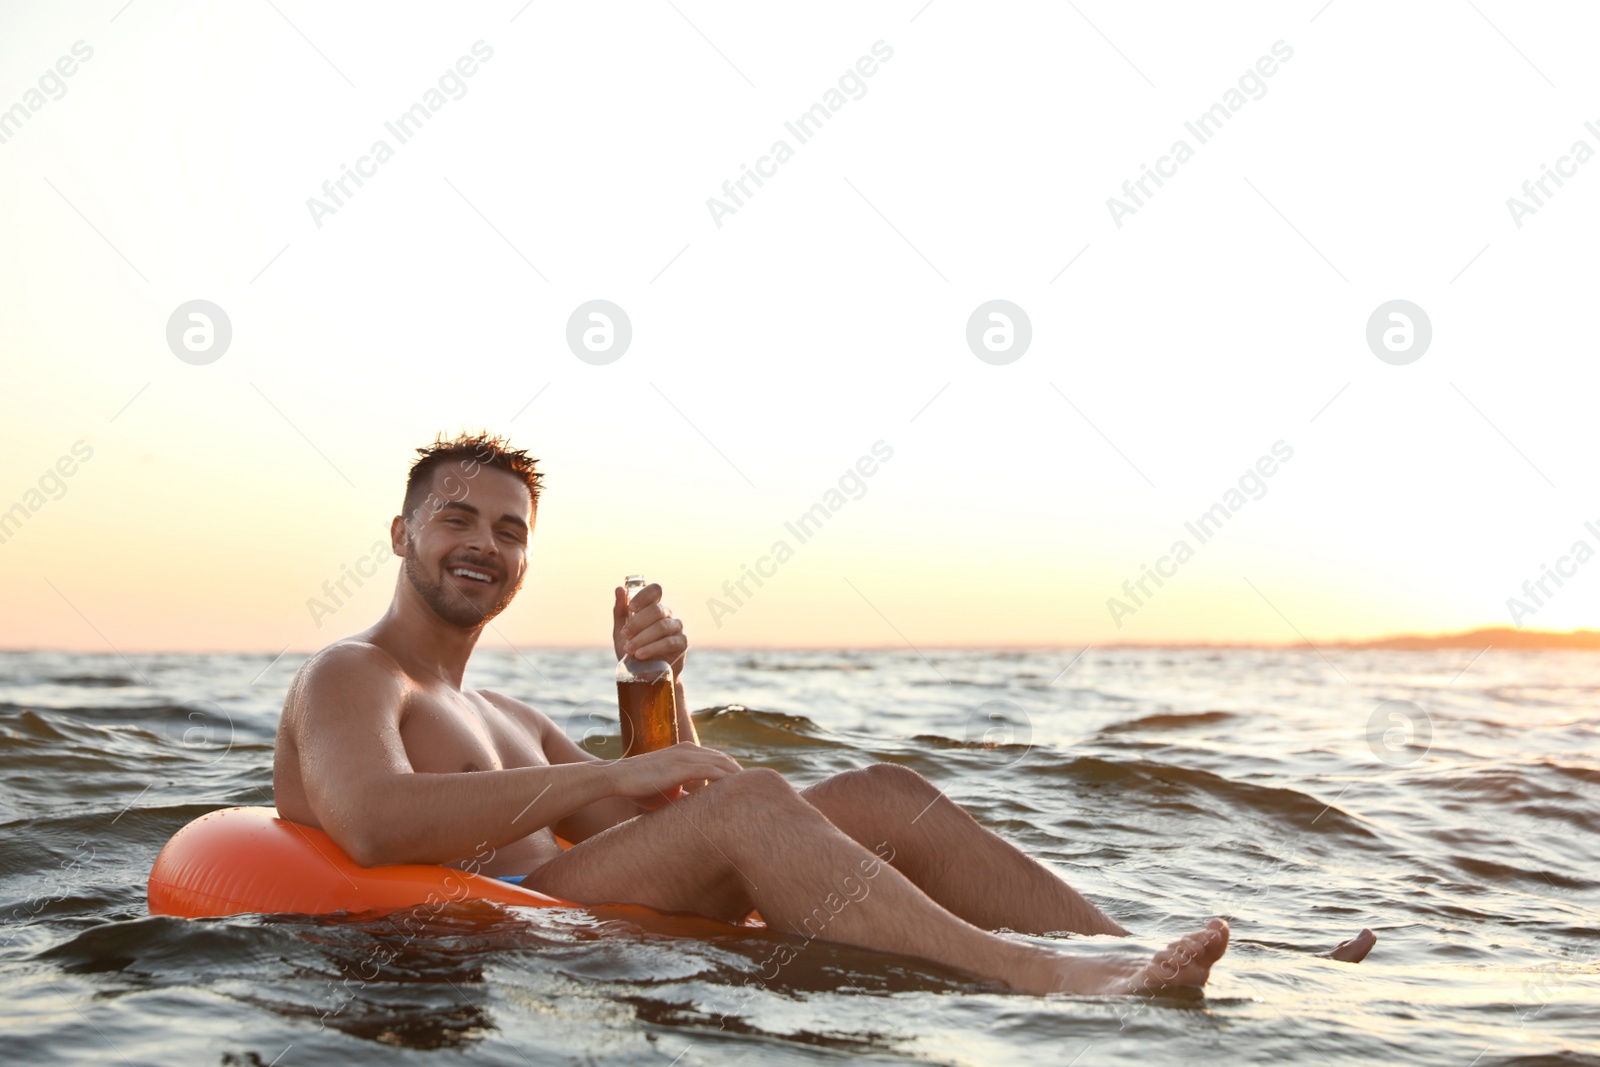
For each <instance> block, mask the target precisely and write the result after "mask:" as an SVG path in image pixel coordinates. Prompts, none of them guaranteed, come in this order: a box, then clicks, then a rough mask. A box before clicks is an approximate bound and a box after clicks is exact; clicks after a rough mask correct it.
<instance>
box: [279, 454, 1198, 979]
mask: <svg viewBox="0 0 1600 1067" xmlns="http://www.w3.org/2000/svg"><path fill="white" fill-rule="evenodd" d="M417 451H418V453H419V454H420V459H419V460H418V461H417V462H416V463H415V464H414V465H413V466H412V468H411V472H410V476H409V478H408V481H407V485H406V495H405V504H404V508H403V514H401V515H399V516H396V517H395V518H394V520H393V521H392V522H391V524H390V530H389V533H390V538H391V541H392V543H393V547H394V552H395V554H396V555H397V556H399V557H401V559H402V567H401V570H400V574H399V577H398V579H397V580H396V583H395V592H394V599H393V601H392V602H391V604H390V605H389V610H388V611H387V613H385V615H384V616H383V618H381V619H380V620H378V622H377V623H376V624H374V625H373V626H371V627H369V628H368V629H366V630H364V631H362V632H361V633H359V634H356V635H355V636H354V637H349V638H346V639H344V640H342V641H338V642H336V643H334V644H333V645H330V646H329V647H327V648H325V649H323V650H322V651H321V652H319V653H317V654H316V655H315V656H313V657H311V658H310V659H309V660H307V661H306V663H305V665H304V666H303V667H301V669H300V671H299V673H298V674H296V676H295V679H294V682H293V683H292V684H291V686H290V688H289V695H288V699H287V700H286V702H285V704H284V710H283V718H282V721H281V723H280V725H279V729H278V741H277V751H276V756H275V761H274V766H273V786H274V789H275V791H276V799H277V806H278V811H279V813H280V814H281V815H282V816H283V817H284V818H286V819H290V820H293V821H295V822H299V823H303V824H305V825H308V826H316V827H320V828H322V829H323V830H325V831H327V833H328V834H329V835H330V836H331V837H332V838H333V840H334V841H335V842H337V843H338V844H339V846H340V847H341V848H343V849H344V850H345V852H347V853H348V854H349V855H350V856H351V858H353V859H354V860H355V861H356V862H357V863H360V864H363V865H365V866H377V865H380V864H389V863H446V864H448V863H460V862H461V861H463V860H466V859H468V858H469V857H472V856H474V855H482V854H483V850H484V849H486V848H488V849H493V853H492V857H491V859H490V860H489V865H488V867H487V868H486V869H485V870H484V872H483V873H486V874H494V875H515V874H523V875H525V878H524V879H523V881H522V884H523V885H524V886H526V887H527V888H529V889H533V890H537V891H538V892H541V893H546V894H549V895H550V896H553V897H558V898H560V899H562V900H568V901H571V902H573V903H576V904H594V905H598V904H608V903H618V904H638V905H644V906H646V907H650V908H654V909H657V910H660V911H664V912H694V913H698V914H700V915H705V916H709V917H711V918H714V919H721V920H725V921H728V922H737V921H739V920H740V919H742V918H743V917H744V916H746V915H748V914H749V913H750V912H751V911H752V910H759V911H760V913H761V915H762V917H763V919H765V920H766V922H767V924H768V925H769V926H770V927H771V928H772V929H774V930H777V931H790V930H793V931H796V932H798V931H799V930H800V928H801V926H802V924H804V923H806V922H807V921H808V920H811V919H812V918H813V916H814V915H815V914H817V913H818V909H819V907H820V906H821V905H822V903H823V902H824V901H828V902H830V904H829V907H828V909H827V911H825V912H822V914H824V915H828V916H829V919H828V921H827V923H826V937H827V938H828V939H829V940H833V941H840V942H845V943H848V944H854V945H860V946H863V947H866V948H871V949H877V950H881V951H886V952H894V953H899V954H903V955H909V956H918V957H922V958H925V959H928V960H932V961H934V962H937V963H940V964H944V965H946V966H949V967H954V968H957V969H960V970H964V971H967V972H969V973H971V974H973V975H977V976H980V977H982V978H987V979H993V980H996V981H999V982H1001V983H1003V984H1005V985H1006V986H1008V987H1010V988H1011V989H1014V990H1016V991H1018V992H1024V993H1039V994H1043V993H1050V992H1068V993H1128V992H1136V991H1146V990H1156V989H1162V988H1167V987H1172V986H1200V985H1203V984H1205V981H1206V978H1207V976H1208V975H1209V973H1210V970H1211V966H1212V964H1214V963H1215V962H1216V961H1217V960H1218V959H1219V958H1220V957H1221V956H1222V954H1223V952H1224V951H1226V949H1227V945H1228V926H1227V923H1225V922H1224V921H1223V920H1221V919H1213V920H1211V922H1210V923H1209V924H1207V925H1206V926H1205V927H1203V928H1201V929H1200V930H1198V931H1196V932H1194V933H1192V934H1189V935H1188V936H1186V937H1183V938H1180V939H1179V940H1177V941H1174V942H1172V943H1171V944H1170V945H1168V946H1167V948H1166V949H1165V950H1163V951H1161V952H1158V953H1156V954H1155V956H1154V958H1145V959H1133V958H1126V959H1120V960H1113V959H1106V958H1104V957H1100V958H1086V957H1080V956H1074V955H1071V954H1068V953H1064V952H1058V951H1053V950H1050V949H1045V948H1040V947H1037V946H1035V945H1032V944H1026V943H1023V942H1020V941H1017V940H1012V939H1008V938H1005V937H1001V936H999V935H997V934H994V933H991V932H990V931H992V930H996V929H1000V928H1002V927H1004V928H1008V929H1011V930H1015V931H1020V932H1024V933H1045V932H1050V931H1063V930H1064V931H1070V932H1075V933H1082V934H1115V935H1122V934H1126V933H1127V931H1126V930H1124V929H1123V928H1122V927H1121V926H1120V925H1118V924H1117V923H1116V922H1115V921H1113V920H1112V919H1111V918H1110V917H1109V916H1107V915H1106V914H1105V913H1104V912H1102V911H1100V909H1099V908H1097V907H1095V906H1094V905H1093V904H1091V903H1090V902H1089V901H1088V900H1086V899H1085V898H1084V897H1083V896H1081V895H1080V894H1079V893H1078V892H1077V891H1076V890H1074V889H1073V888H1072V887H1071V886H1069V885H1067V884H1066V883H1065V882H1063V881H1062V880H1061V879H1060V878H1058V877H1057V876H1056V875H1055V874H1053V873H1052V872H1051V871H1049V870H1048V869H1047V868H1045V867H1044V866H1043V865H1041V864H1040V863H1038V862H1036V861H1035V860H1033V859H1031V858H1029V857H1028V856H1026V855H1024V854H1023V853H1021V852H1020V851H1018V850H1017V849H1016V848H1014V847H1012V846H1011V845H1009V844H1007V843H1006V842H1004V841H1002V840H1001V839H1000V838H999V837H996V836H995V835H994V834H992V833H990V832H989V831H988V830H986V829H984V828H983V827H982V826H979V825H978V823H977V822H975V821H974V820H973V818H972V817H971V816H970V815H968V814H967V813H966V811H964V810H963V809H962V808H960V807H959V806H957V805H956V804H955V803H954V802H953V801H950V800H949V799H948V798H945V797H944V796H943V795H942V794H941V793H940V792H939V791H938V790H937V789H936V788H934V786H932V785H931V784H929V783H928V782H927V781H926V780H924V779H923V778H922V777H921V776H919V775H918V774H916V772H914V771H911V770H909V769H907V768H903V767H899V766H894V765H890V764H878V765H875V766H871V767H866V768H863V769H861V770H856V771H850V772H847V773H844V774H839V775H835V776H834V777H832V778H829V779H827V780H825V781H822V782H819V783H817V784H816V785H813V786H811V787H809V788H807V789H804V790H796V789H795V788H794V787H793V786H791V785H790V784H789V783H788V782H787V781H786V780H785V779H784V778H783V777H782V776H780V775H779V774H777V773H776V772H774V771H770V770H762V769H751V770H745V769H742V768H741V767H740V766H739V765H738V764H737V763H736V762H734V760H733V759H731V758H730V757H729V756H727V755H725V754H724V753H721V752H718V751H715V750H713V749H709V748H704V747H701V746H700V745H699V743H698V738H697V736H696V734H695V731H694V724H693V723H692V722H691V721H690V719H689V715H688V707H689V705H688V702H687V700H686V699H685V697H684V692H683V683H682V678H683V668H684V658H685V653H686V651H687V649H688V639H687V638H686V637H685V636H684V633H683V623H682V622H681V621H680V620H679V619H677V618H675V617H674V616H673V614H672V612H671V611H670V610H669V609H668V608H667V607H666V605H665V604H663V603H662V601H661V587H660V586H658V585H650V586H647V587H646V588H645V589H644V590H643V591H642V592H641V593H639V594H638V596H637V597H635V599H634V601H633V602H632V603H631V604H630V603H629V602H628V601H627V600H626V597H625V594H624V592H623V590H622V589H621V588H620V587H619V588H618V589H617V590H616V600H615V603H614V605H613V608H612V623H613V628H612V640H613V643H614V645H615V646H616V650H617V654H618V656H619V657H620V656H621V655H622V653H623V651H624V650H629V651H632V652H634V653H635V654H636V655H638V656H639V657H640V658H642V659H664V660H667V661H668V662H670V663H671V664H672V666H673V672H674V674H675V676H676V677H677V678H678V683H677V686H678V690H677V698H678V709H679V731H680V736H682V737H684V738H688V739H689V740H687V741H685V742H684V743H682V744H678V745H675V746H673V747H672V748H669V749H664V750H662V751H659V752H651V753H647V754H645V755H640V756H631V757H628V758H626V759H619V760H610V761H602V760H597V759H595V758H593V757H592V756H590V755H589V754H588V753H586V752H584V751H583V750H582V749H581V748H579V747H578V746H577V745H576V744H574V743H573V742H572V741H571V740H570V739H569V738H568V737H567V736H566V735H565V733H564V732H563V731H562V730H561V729H560V728H559V727H558V726H557V725H556V724H555V723H553V722H552V721H551V720H550V719H549V718H548V717H547V716H545V715H544V714H542V713H540V712H538V711H536V710H535V709H533V708H532V707H530V706H528V705H527V704H524V703H522V702H521V701H518V700H515V699H512V698H511V697H508V696H504V695H502V694H499V693H491V692H486V691H474V690H471V689H466V688H463V687H462V684H461V683H462V676H463V674H464V672H465V670H466V665H467V659H468V657H470V656H471V654H472V649H473V647H474V645H475V644H476V643H477V640H478V636H479V634H480V633H481V632H482V630H483V628H484V626H486V625H487V624H488V622H489V620H491V619H493V618H494V617H495V616H496V615H497V614H499V613H500V612H501V611H502V610H504V608H505V607H506V605H507V604H509V603H510V602H511V598H512V597H513V596H515V595H516V592H517V590H518V589H519V588H520V587H521V585H522V580H523V576H524V574H525V573H526V570H527V553H528V539H529V536H530V535H531V534H532V532H533V525H534V520H535V517H536V513H537V505H538V500H539V492H540V488H541V480H542V474H541V473H540V472H538V471H537V470H536V463H537V461H536V460H535V459H533V458H532V457H530V456H528V455H527V453H525V452H522V451H519V450H513V449H510V448H509V447H508V446H507V445H506V443H505V442H504V441H503V440H502V439H500V438H496V437H488V436H484V435H475V436H467V435H462V436H458V437H457V438H455V439H454V440H445V439H444V438H443V437H441V438H439V440H437V441H436V442H435V443H434V445H433V446H432V447H431V448H422V449H418V450H417ZM680 786H681V787H683V790H684V791H685V792H682V793H680V791H679V787H680ZM556 834H559V835H561V837H563V838H565V839H566V840H567V841H569V842H572V843H573V844H572V847H571V848H570V849H568V850H566V851H563V850H562V848H561V846H560V845H558V844H557V842H556V840H555V835H556ZM863 879H870V880H871V885H870V892H868V891H866V883H865V882H864V881H863ZM852 887H853V888H852ZM833 901H848V906H843V905H841V906H840V907H839V909H838V911H837V913H836V914H835V913H833V912H834V906H833V905H832V903H831V902H833Z"/></svg>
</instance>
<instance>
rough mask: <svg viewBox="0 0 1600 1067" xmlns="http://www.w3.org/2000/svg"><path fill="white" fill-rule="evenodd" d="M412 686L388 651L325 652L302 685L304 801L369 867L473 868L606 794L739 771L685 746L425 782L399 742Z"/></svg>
mask: <svg viewBox="0 0 1600 1067" xmlns="http://www.w3.org/2000/svg"><path fill="white" fill-rule="evenodd" d="M407 684H408V683H407V681H406V679H405V677H404V675H403V674H402V673H401V672H400V670H399V668H398V667H397V666H396V665H395V664H394V663H393V661H392V660H390V659H389V657H388V656H387V655H386V654H385V653H383V652H382V651H380V650H378V649H375V648H372V647H370V646H362V645H340V646H335V647H334V648H332V649H329V650H327V651H325V652H323V653H322V654H321V655H319V656H317V657H315V658H314V659H313V660H312V661H311V662H310V663H307V664H306V666H305V667H304V668H303V673H302V675H301V676H300V677H299V678H297V679H296V680H295V688H296V689H297V690H298V692H297V693H295V694H294V698H293V699H292V700H291V706H292V707H293V708H294V714H296V715H297V716H298V717H299V721H297V722H296V723H294V724H293V725H294V739H295V744H296V748H297V751H298V753H299V757H300V759H299V762H300V775H301V781H302V783H303V785H304V788H305V793H306V800H307V803H308V804H309V806H310V808H311V811H312V814H313V815H315V816H316V819H317V822H318V824H319V825H320V826H321V827H322V829H323V830H325V831H326V832H327V833H328V836H330V837H332V838H333V840H334V842H335V843H336V844H338V846H339V847H340V848H342V849H343V850H344V851H345V852H346V853H347V854H348V855H349V856H350V857H351V858H352V859H354V860H355V861H356V862H357V863H359V864H361V865H362V866H367V867H372V866H378V865H381V864H389V863H448V862H451V861H455V860H461V859H465V858H467V857H470V856H473V855H475V854H477V853H478V852H479V850H480V849H482V848H483V847H484V845H485V844H487V845H488V846H489V847H491V848H499V847H501V846H503V845H506V844H509V843H511V842H512V841H516V840H519V839H521V838H523V837H526V836H527V835H528V834H530V833H533V832H534V831H535V830H538V829H540V828H541V827H544V826H549V825H551V824H552V823H557V822H559V821H561V820H563V819H565V818H567V817H568V816H570V815H571V814H572V813H573V812H576V811H578V810H580V809H582V808H585V807H587V806H588V805H590V804H593V803H595V802H596V801H599V800H602V799H604V798H607V797H629V796H650V795H654V794H655V793H657V792H658V791H663V790H670V789H672V788H673V787H675V786H676V785H678V784H679V783H680V782H683V781H687V780H690V779H697V778H711V779H713V780H715V779H719V778H723V777H725V776H727V775H729V774H732V773H734V772H735V771H737V770H738V765H737V764H736V763H734V762H733V760H732V759H731V758H729V757H727V756H724V755H722V754H721V753H719V752H715V751H714V750H711V749H702V748H697V747H692V746H687V745H683V746H676V747H674V748H671V749H666V750H663V751H661V752H652V753H649V754H647V755H645V756H637V757H633V758H631V759H627V760H616V761H607V762H598V761H584V762H582V763H566V764H559V765H554V766H548V767H517V768H513V769H510V770H498V771H476V772H472V773H458V774H421V773H418V772H417V771H415V770H413V769H412V766H411V762H410V760H409V759H408V758H407V756H406V751H405V744H404V742H403V741H402V739H401V737H400V726H399V723H400V707H401V702H402V700H403V699H404V697H405V690H406V686H407Z"/></svg>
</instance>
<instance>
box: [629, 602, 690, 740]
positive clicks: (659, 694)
mask: <svg viewBox="0 0 1600 1067" xmlns="http://www.w3.org/2000/svg"><path fill="white" fill-rule="evenodd" d="M644 587H645V580H644V575H642V574H630V575H628V577H627V578H626V580H624V582H623V588H624V589H626V590H627V594H628V601H629V603H632V601H633V598H634V597H635V596H637V595H638V593H639V590H641V589H643V588H644ZM675 688H676V687H675V686H674V685H673V677H672V665H671V664H670V663H668V662H666V661H665V660H659V659H650V660H642V659H637V658H635V657H634V655H633V654H632V653H624V654H623V656H622V658H621V659H620V660H618V661H617V709H618V711H620V712H621V715H622V754H623V755H624V756H637V755H640V754H642V753H645V752H654V751H656V750H657V749H661V748H667V747H669V746H671V745H675V744H677V743H678V701H677V696H676V693H675V692H674V690H675Z"/></svg>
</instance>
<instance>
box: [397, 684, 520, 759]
mask: <svg viewBox="0 0 1600 1067" xmlns="http://www.w3.org/2000/svg"><path fill="white" fill-rule="evenodd" d="M400 738H401V740H402V741H403V742H404V744H405V747H406V756H407V757H408V758H409V760H410V762H411V766H412V769H413V770H416V771H419V772H421V773H424V774H453V773H458V772H461V771H490V770H500V769H502V768H507V767H529V766H540V765H543V764H545V763H548V762H549V761H548V760H546V759H545V756H544V752H543V750H542V749H541V748H540V746H539V743H538V739H537V737H534V736H532V735H530V733H529V731H528V730H527V729H526V728H524V727H523V726H522V725H521V724H520V723H517V722H515V721H514V720H513V719H512V718H511V717H510V716H509V715H507V714H506V713H505V712H504V711H502V710H501V709H500V708H497V707H495V706H494V705H493V704H490V703H489V701H488V700H486V699H485V698H483V697H482V696H479V695H478V694H476V693H473V694H467V693H449V694H434V693H428V692H418V693H413V694H411V695H410V696H409V698H408V699H407V701H406V706H405V707H404V708H403V709H402V712H401V718H400Z"/></svg>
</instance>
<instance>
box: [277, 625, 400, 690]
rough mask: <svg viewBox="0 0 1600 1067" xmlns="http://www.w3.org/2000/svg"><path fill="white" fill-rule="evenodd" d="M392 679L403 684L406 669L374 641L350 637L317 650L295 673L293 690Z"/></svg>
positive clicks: (339, 686)
mask: <svg viewBox="0 0 1600 1067" xmlns="http://www.w3.org/2000/svg"><path fill="white" fill-rule="evenodd" d="M384 680H389V681H390V682H392V683H395V684H399V683H403V682H404V680H405V671H404V670H403V669H402V668H401V666H400V664H399V663H398V662H396V660H395V658H394V657H393V656H391V655H390V654H389V653H388V652H386V651H384V650H383V649H382V648H380V647H379V646H377V645H375V644H373V643H372V642H370V641H366V640H363V639H361V638H357V637H347V638H345V639H344V640H342V641H335V642H334V643H333V644H331V645H329V646H327V647H326V648H324V649H322V650H321V651H319V652H316V653H314V654H313V655H312V656H311V658H309V659H307V660H306V661H305V662H304V663H302V664H301V665H300V669H299V670H298V671H296V672H295V679H294V683H293V689H294V690H297V691H304V690H306V689H328V688H342V687H344V686H348V685H351V684H357V685H371V684H373V683H378V682H382V681H384Z"/></svg>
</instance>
